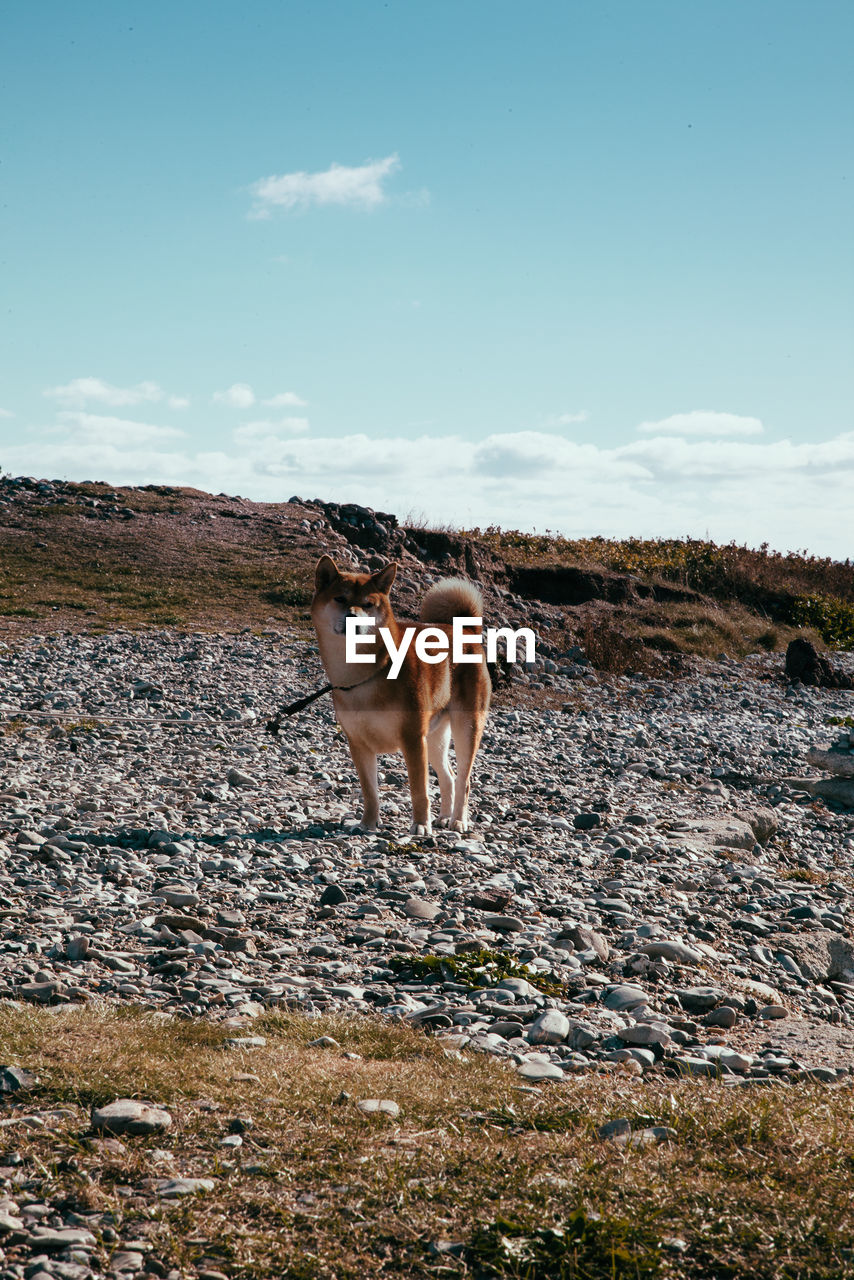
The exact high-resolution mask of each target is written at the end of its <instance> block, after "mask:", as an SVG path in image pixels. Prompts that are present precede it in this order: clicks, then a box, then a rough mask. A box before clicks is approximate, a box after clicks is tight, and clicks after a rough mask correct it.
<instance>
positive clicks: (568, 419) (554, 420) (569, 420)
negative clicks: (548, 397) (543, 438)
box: [543, 409, 590, 427]
mask: <svg viewBox="0 0 854 1280" xmlns="http://www.w3.org/2000/svg"><path fill="white" fill-rule="evenodd" d="M589 417H590V414H589V413H588V412H587V410H586V409H582V410H581V412H580V413H552V414H549V416H548V417H547V418H546V420H545V422H544V423H543V426H545V427H574V426H577V425H578V424H579V423H581V422H586V421H587V419H588V418H589Z"/></svg>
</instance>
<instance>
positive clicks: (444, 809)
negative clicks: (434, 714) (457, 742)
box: [427, 718, 454, 827]
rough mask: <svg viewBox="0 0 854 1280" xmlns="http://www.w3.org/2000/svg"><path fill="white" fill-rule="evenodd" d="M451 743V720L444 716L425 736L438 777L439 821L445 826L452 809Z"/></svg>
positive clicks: (431, 761)
mask: <svg viewBox="0 0 854 1280" xmlns="http://www.w3.org/2000/svg"><path fill="white" fill-rule="evenodd" d="M450 745H451V722H450V720H448V719H447V718H444V719H443V720H442V722H441V724H440V725H439V726H438V728H436V729H434V730H433V732H432V733H431V734H429V735H428V737H427V759H428V760H429V762H430V764H431V765H432V766H433V768H434V769H435V771H436V777H437V778H438V779H439V796H440V804H439V822H438V825H439V826H440V827H446V826H447V825H448V823H449V822H450V821H451V817H452V815H453V811H454V774H453V770H452V769H451V762H450V760H449V758H448V750H449V748H450Z"/></svg>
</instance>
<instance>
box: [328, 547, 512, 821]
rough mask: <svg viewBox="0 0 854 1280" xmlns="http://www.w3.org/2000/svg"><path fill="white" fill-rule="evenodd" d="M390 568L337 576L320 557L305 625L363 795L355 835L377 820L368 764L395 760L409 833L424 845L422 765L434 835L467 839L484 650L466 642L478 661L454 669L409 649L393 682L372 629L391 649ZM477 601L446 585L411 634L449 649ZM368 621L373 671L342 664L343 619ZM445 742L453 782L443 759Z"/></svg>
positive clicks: (458, 584) (483, 705)
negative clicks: (397, 755) (408, 804)
mask: <svg viewBox="0 0 854 1280" xmlns="http://www.w3.org/2000/svg"><path fill="white" fill-rule="evenodd" d="M397 568H398V566H397V565H396V564H389V565H387V566H386V567H385V568H384V569H380V570H379V571H378V572H377V573H374V574H360V573H344V572H342V571H341V570H340V569H339V568H338V566H337V565H336V564H335V562H334V560H333V559H332V558H331V556H328V555H325V556H321V558H320V560H319V561H318V563H317V568H316V570H315V595H314V599H313V601H312V605H311V618H312V622H313V623H314V628H315V631H316V632H317V641H318V645H319V648H320V657H321V660H322V662H323V665H324V667H325V668H326V673H327V677H328V679H329V682H330V684H331V685H332V699H333V702H334V705H335V715H336V717H337V719H338V723H339V724H340V725H341V728H342V729H343V730H344V732H345V734H346V735H347V741H348V743H349V744H350V754H351V756H352V757H353V764H354V765H355V766H356V772H357V774H358V776H359V783H360V784H361V788H362V801H363V813H362V817H361V820H360V824H359V825H360V827H361V829H362V830H364V831H375V830H376V827H377V821H378V818H379V791H378V787H377V756H378V755H379V754H380V753H381V752H383V753H385V752H396V751H402V752H403V756H404V759H405V761H406V771H407V774H408V776H409V789H410V793H411V796H412V833H413V834H414V835H429V834H430V831H431V829H432V826H431V816H430V799H429V796H428V792H427V780H428V765H431V766H432V767H433V769H434V770H435V772H436V776H437V777H438V779H439V795H440V802H441V803H440V810H439V825H441V826H447V827H451V828H452V829H453V830H454V831H467V830H468V801H469V788H470V782H471V771H472V765H473V764H474V758H475V755H476V754H477V749H478V747H479V746H480V740H481V737H482V735H483V729H484V725H485V723H486V716H487V712H488V710H489V698H490V692H491V682H490V679H489V671H488V669H487V665H486V661H485V654H484V652H483V645H482V643H481V642H478V641H476V640H468V641H467V643H466V653H467V654H468V655H474V654H476V653H478V652H479V654H480V660H479V661H472V660H471V658H470V660H469V661H468V662H465V661H461V662H456V661H454V658H453V655H452V653H450V652H449V653H446V654H445V655H444V657H442V658H440V659H438V660H436V659H435V658H434V659H433V660H432V661H429V662H427V661H422V659H421V658H419V657H418V655H417V654H416V652H415V646H414V645H410V646H409V647H408V648H407V649H406V653H405V656H404V658H403V662H402V664H400V669H399V672H398V674H397V677H396V678H395V679H389V674H390V671H391V667H392V664H391V662H390V660H389V657H388V654H387V653H386V650H385V649H384V648H383V646H382V643H381V640H380V636H379V628H381V627H385V628H388V634H390V637H391V638H393V640H394V643H395V645H396V646H398V648H399V647H400V645H401V640H402V634H403V628H402V627H401V626H400V624H399V623H398V622H397V620H396V618H395V616H394V612H393V611H392V607H391V602H390V600H389V591H390V589H391V585H392V583H393V582H394V579H395V575H396V573H397ZM482 612H483V601H482V599H481V595H480V592H479V591H478V590H477V588H476V587H475V586H473V584H472V583H470V582H465V581H464V580H463V579H461V578H445V579H444V580H443V581H441V582H437V583H436V584H435V585H434V586H433V587H431V588H430V590H429V591H428V592H427V594H426V595H425V597H424V599H423V601H422V604H421V610H420V617H419V622H418V626H417V627H416V632H417V631H419V630H423V629H425V628H428V627H430V628H432V629H433V630H434V631H436V630H438V631H440V632H444V633H445V634H446V635H447V636H448V638H449V642H450V637H451V633H452V624H453V619H454V618H455V617H462V616H469V617H474V616H480V615H481V614H482ZM348 617H349V618H367V619H373V620H374V623H375V624H376V625H375V626H374V627H372V628H371V633H370V636H369V635H364V636H362V637H361V638H360V641H359V647H360V651H361V653H362V654H364V655H366V656H367V655H371V656H372V664H371V665H365V663H364V661H363V662H352V661H351V662H348V661H347V650H346V638H347V636H346V633H347V619H348ZM451 740H453V744H454V752H455V754H456V765H457V772H456V777H455V776H454V773H453V771H452V769H451V765H450V762H449V759H448V752H449V748H450V744H451Z"/></svg>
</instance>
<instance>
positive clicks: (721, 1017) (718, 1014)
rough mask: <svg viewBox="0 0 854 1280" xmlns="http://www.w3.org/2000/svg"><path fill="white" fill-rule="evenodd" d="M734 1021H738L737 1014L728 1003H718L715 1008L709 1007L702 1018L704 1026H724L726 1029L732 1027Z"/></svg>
mask: <svg viewBox="0 0 854 1280" xmlns="http://www.w3.org/2000/svg"><path fill="white" fill-rule="evenodd" d="M736 1022H738V1014H737V1013H736V1011H735V1009H733V1008H731V1006H730V1005H728V1004H722V1005H719V1006H718V1008H717V1009H710V1010H709V1012H708V1013H707V1014H706V1015H705V1017H704V1018H703V1026H706V1027H724V1028H725V1029H728V1028H730V1027H734V1026H735V1024H736Z"/></svg>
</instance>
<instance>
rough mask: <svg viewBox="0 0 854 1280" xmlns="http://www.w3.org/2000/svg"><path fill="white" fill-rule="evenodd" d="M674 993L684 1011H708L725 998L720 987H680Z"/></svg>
mask: <svg viewBox="0 0 854 1280" xmlns="http://www.w3.org/2000/svg"><path fill="white" fill-rule="evenodd" d="M676 995H677V996H678V997H679V1003H680V1004H681V1005H682V1008H683V1009H684V1010H685V1011H686V1013H708V1011H709V1010H710V1009H714V1007H715V1006H716V1005H719V1004H721V1003H722V1002H723V1001H724V1000H725V998H726V996H725V993H724V992H723V991H721V989H720V987H681V988H680V989H679V990H677V992H676Z"/></svg>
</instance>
